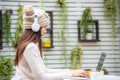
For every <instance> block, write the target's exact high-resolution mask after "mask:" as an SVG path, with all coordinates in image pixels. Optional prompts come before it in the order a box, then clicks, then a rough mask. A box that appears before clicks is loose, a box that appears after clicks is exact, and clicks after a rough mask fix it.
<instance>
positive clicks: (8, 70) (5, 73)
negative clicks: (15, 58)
mask: <svg viewBox="0 0 120 80" xmlns="http://www.w3.org/2000/svg"><path fill="white" fill-rule="evenodd" d="M12 67H13V64H12V59H11V58H5V57H3V56H0V80H11V77H12V73H13V68H12Z"/></svg>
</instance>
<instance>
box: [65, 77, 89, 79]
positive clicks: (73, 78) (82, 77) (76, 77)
mask: <svg viewBox="0 0 120 80" xmlns="http://www.w3.org/2000/svg"><path fill="white" fill-rule="evenodd" d="M63 80H87V78H83V77H68V78H65V79H63Z"/></svg>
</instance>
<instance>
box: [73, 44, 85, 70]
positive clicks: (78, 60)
mask: <svg viewBox="0 0 120 80" xmlns="http://www.w3.org/2000/svg"><path fill="white" fill-rule="evenodd" d="M82 54H83V51H82V48H81V47H79V46H78V47H76V48H73V49H72V51H71V69H80V68H81V67H82Z"/></svg>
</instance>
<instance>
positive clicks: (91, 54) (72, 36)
mask: <svg viewBox="0 0 120 80" xmlns="http://www.w3.org/2000/svg"><path fill="white" fill-rule="evenodd" d="M19 1H20V4H21V5H22V6H24V5H28V4H29V5H33V6H34V7H36V8H38V7H40V4H41V3H40V1H41V0H0V9H2V10H3V12H4V9H5V8H11V9H13V10H14V14H13V15H12V29H11V32H12V34H13V35H14V32H15V29H16V27H17V26H16V22H17V13H16V12H15V10H16V9H17V8H18V5H19ZM56 1H57V0H44V6H45V10H46V11H53V37H54V38H53V41H54V43H53V44H54V48H50V49H45V50H44V54H45V61H46V65H47V66H48V67H49V68H63V67H64V61H65V60H62V61H59V58H60V56H61V52H60V48H61V45H60V44H59V43H60V42H59V40H58V38H57V35H58V30H59V27H58V24H57V16H58V15H57V12H58V10H57V8H56ZM67 6H68V23H67V26H68V32H67V31H66V33H65V34H68V36H66V38H67V40H68V42H67V49H68V54H67V55H68V56H67V58H68V65H67V68H70V52H71V50H72V49H73V48H74V47H75V46H76V45H77V44H78V34H77V33H78V32H77V21H78V20H79V19H80V18H81V15H82V12H83V10H84V9H85V8H86V7H92V15H93V19H95V20H99V28H100V31H99V32H100V34H99V35H100V40H101V41H100V42H92V43H90V42H89V43H88V42H84V43H80V44H81V47H82V48H83V52H84V53H83V59H82V63H83V64H82V68H83V69H84V68H90V69H95V68H96V66H97V63H98V60H99V57H100V54H101V53H102V52H106V53H107V57H106V60H105V63H104V66H103V67H104V68H106V69H107V70H108V71H109V74H115V75H120V38H119V36H120V35H117V37H118V38H117V39H116V47H115V54H114V53H113V51H112V37H111V34H110V32H111V27H110V24H109V23H108V22H107V21H106V20H105V19H104V7H103V0H67ZM3 46H4V48H3V49H2V50H0V55H6V56H8V55H12V57H13V58H14V55H15V49H14V48H13V47H10V48H8V47H7V46H6V43H5V42H3Z"/></svg>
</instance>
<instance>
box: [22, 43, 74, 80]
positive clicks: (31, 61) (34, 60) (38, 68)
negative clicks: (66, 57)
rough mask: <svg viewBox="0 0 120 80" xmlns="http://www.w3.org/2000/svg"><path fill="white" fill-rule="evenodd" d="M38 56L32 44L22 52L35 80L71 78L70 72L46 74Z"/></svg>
mask: <svg viewBox="0 0 120 80" xmlns="http://www.w3.org/2000/svg"><path fill="white" fill-rule="evenodd" d="M39 54H40V53H39V51H38V49H37V48H36V46H35V45H34V43H31V44H29V45H28V46H27V47H26V49H25V51H24V57H25V59H26V61H27V63H28V65H29V67H30V68H31V71H32V73H33V74H34V75H35V77H36V79H37V80H63V78H65V77H70V76H72V74H71V72H70V70H65V71H61V72H59V71H58V72H54V73H49V72H47V71H46V69H45V65H44V64H43V60H42V59H41V57H40V55H39Z"/></svg>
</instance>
